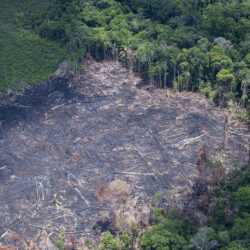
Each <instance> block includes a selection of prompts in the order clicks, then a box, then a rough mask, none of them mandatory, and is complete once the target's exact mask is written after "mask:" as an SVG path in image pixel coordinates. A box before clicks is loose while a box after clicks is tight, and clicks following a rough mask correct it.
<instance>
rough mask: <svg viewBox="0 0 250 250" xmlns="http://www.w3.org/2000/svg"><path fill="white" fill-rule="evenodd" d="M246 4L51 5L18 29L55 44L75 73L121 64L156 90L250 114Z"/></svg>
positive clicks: (210, 0)
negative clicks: (99, 64) (102, 63)
mask: <svg viewBox="0 0 250 250" xmlns="http://www.w3.org/2000/svg"><path fill="white" fill-rule="evenodd" d="M249 15H250V3H249V1H248V0H230V1H221V0H135V1H134V0H133V1H132V0H119V1H118V0H117V1H115V0H94V1H90V0H53V1H51V3H50V5H49V8H48V9H46V10H43V11H36V12H34V11H32V12H31V11H28V10H24V11H22V12H19V13H17V14H16V15H15V20H16V24H17V25H19V26H21V27H22V28H26V29H31V30H35V31H36V32H37V33H38V34H39V35H40V36H41V37H42V38H46V39H49V40H52V41H55V42H57V43H59V44H60V45H61V46H62V47H64V48H65V49H66V50H67V51H68V52H69V53H70V55H71V58H72V61H73V63H74V69H77V67H78V65H79V64H82V63H83V62H84V61H85V59H86V57H87V56H88V55H91V56H92V57H94V58H95V59H96V60H103V59H112V60H118V59H119V60H121V61H123V62H124V64H126V65H127V66H128V67H129V68H130V69H131V70H133V71H134V72H136V73H138V74H140V75H141V76H143V77H145V78H147V79H148V80H149V81H150V83H151V84H152V85H155V86H157V87H159V88H166V87H171V88H174V89H175V90H177V91H184V90H186V91H200V92H201V93H204V94H205V95H206V96H207V97H210V98H212V99H213V100H214V101H215V103H216V104H218V105H220V106H222V107H225V106H227V105H228V104H229V105H230V104H232V103H233V102H234V103H236V104H237V105H240V106H242V107H244V108H247V109H248V112H249V110H250V83H249V82H250V70H249V67H250V53H249V48H250V20H249Z"/></svg>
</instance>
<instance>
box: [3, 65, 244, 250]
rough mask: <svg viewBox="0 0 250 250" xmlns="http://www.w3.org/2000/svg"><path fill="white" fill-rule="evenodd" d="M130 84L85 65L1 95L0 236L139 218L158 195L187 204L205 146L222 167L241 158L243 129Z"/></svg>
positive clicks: (89, 231) (203, 108)
mask: <svg viewBox="0 0 250 250" xmlns="http://www.w3.org/2000/svg"><path fill="white" fill-rule="evenodd" d="M137 85H138V86H140V79H138V78H136V77H135V76H133V75H132V74H131V73H130V72H129V71H128V70H127V69H124V68H123V67H122V66H121V65H120V64H118V63H115V62H106V63H97V62H92V63H90V65H89V66H88V69H87V72H86V74H84V75H80V76H79V75H78V76H75V77H73V76H72V75H70V74H68V75H67V76H65V77H63V78H59V77H54V78H50V79H49V80H48V81H47V82H46V83H43V84H39V85H34V86H32V87H29V88H26V89H24V90H23V91H22V92H20V93H11V94H8V95H5V96H3V97H2V98H1V99H0V122H1V132H0V241H2V242H3V243H4V244H8V243H12V244H17V245H18V244H19V245H20V247H21V248H22V247H23V246H24V245H23V244H24V243H23V239H24V240H33V241H35V242H38V243H39V242H40V246H41V235H45V234H46V233H45V232H47V234H48V235H49V234H50V233H52V234H51V236H50V238H51V239H52V241H53V240H55V239H56V236H55V234H56V233H58V232H62V231H63V230H64V229H65V231H66V233H67V234H73V235H75V236H76V238H77V239H80V238H84V239H86V238H91V239H95V238H96V236H99V235H100V232H102V231H105V230H107V229H109V230H111V231H112V230H114V231H115V230H118V229H119V230H122V227H126V225H129V223H131V221H136V222H137V223H138V224H139V225H141V226H143V225H147V224H148V222H149V220H150V209H149V207H150V204H151V201H152V198H153V197H154V195H155V193H156V192H158V191H160V192H161V193H162V195H163V197H164V202H165V204H166V205H168V204H172V205H176V206H182V205H183V204H184V203H185V200H186V199H187V197H188V196H189V195H190V193H191V191H192V186H193V184H194V182H195V178H196V176H197V175H198V170H197V160H198V159H199V157H200V155H199V154H200V153H199V152H200V150H201V148H204V147H206V148H207V149H208V151H209V152H210V155H212V156H213V157H215V158H216V159H219V160H220V161H221V162H222V165H223V166H224V167H225V168H226V170H227V171H228V170H229V169H230V167H231V166H232V165H233V164H232V162H237V163H238V165H239V166H242V165H245V164H246V162H247V161H248V157H249V151H248V150H249V148H248V145H249V144H248V140H249V133H248V128H247V127H245V126H244V125H242V124H240V123H239V122H238V121H237V120H236V119H234V118H233V116H231V115H229V114H228V113H227V112H226V111H225V110H220V109H219V108H216V107H214V106H213V104H212V103H210V102H209V101H206V100H204V98H203V97H202V96H201V95H199V94H192V93H174V92H172V91H170V90H168V91H166V90H156V89H151V88H148V87H140V88H139V87H138V86H137ZM147 88H148V89H147ZM232 158H233V159H234V161H233V160H232ZM13 235H14V236H13ZM47 237H49V236H47ZM13 242H14V243H13ZM50 249H53V247H51V248H50Z"/></svg>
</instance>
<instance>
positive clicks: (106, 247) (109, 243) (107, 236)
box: [100, 231, 119, 250]
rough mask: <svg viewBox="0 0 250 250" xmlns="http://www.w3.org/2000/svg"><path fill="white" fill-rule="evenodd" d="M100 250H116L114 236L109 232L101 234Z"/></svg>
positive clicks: (116, 245)
mask: <svg viewBox="0 0 250 250" xmlns="http://www.w3.org/2000/svg"><path fill="white" fill-rule="evenodd" d="M100 249H102V250H118V249H119V247H118V243H117V241H116V239H115V238H114V236H113V235H112V234H111V233H110V232H109V231H107V232H105V233H103V237H102V242H101V244H100Z"/></svg>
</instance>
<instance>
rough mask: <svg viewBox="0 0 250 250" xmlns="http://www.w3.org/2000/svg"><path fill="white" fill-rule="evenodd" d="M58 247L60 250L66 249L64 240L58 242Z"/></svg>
mask: <svg viewBox="0 0 250 250" xmlns="http://www.w3.org/2000/svg"><path fill="white" fill-rule="evenodd" d="M56 247H57V248H58V249H64V248H65V247H66V245H65V243H64V241H63V240H57V241H56Z"/></svg>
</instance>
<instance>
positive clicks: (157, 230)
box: [141, 209, 192, 250]
mask: <svg viewBox="0 0 250 250" xmlns="http://www.w3.org/2000/svg"><path fill="white" fill-rule="evenodd" d="M156 216H157V214H156ZM160 218H161V220H159V217H158V219H157V220H156V224H155V225H154V226H152V227H151V228H149V229H147V230H145V231H144V232H143V234H142V237H141V245H142V248H143V249H147V250H150V249H188V241H187V239H188V236H189V234H188V233H190V231H188V230H186V229H187V228H186V226H187V225H188V227H189V226H190V227H189V229H190V228H192V226H191V225H190V224H189V223H187V220H179V211H178V209H172V210H170V211H168V212H167V213H166V215H165V216H164V215H162V216H161V217H160Z"/></svg>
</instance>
